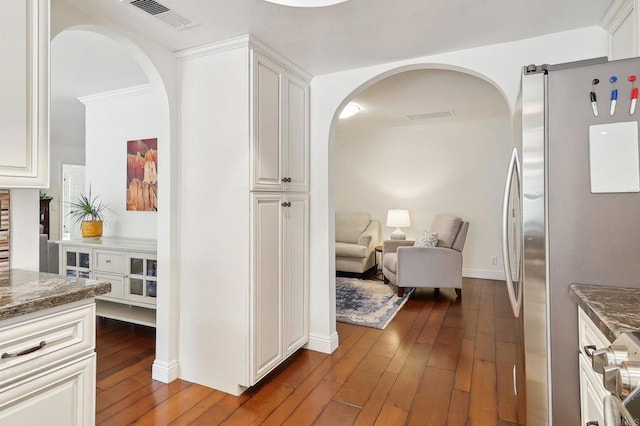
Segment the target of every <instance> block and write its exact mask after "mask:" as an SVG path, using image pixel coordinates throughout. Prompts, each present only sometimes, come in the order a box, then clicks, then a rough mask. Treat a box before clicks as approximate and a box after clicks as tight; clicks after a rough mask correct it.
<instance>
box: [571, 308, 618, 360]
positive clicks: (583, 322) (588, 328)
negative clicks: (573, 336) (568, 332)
mask: <svg viewBox="0 0 640 426" xmlns="http://www.w3.org/2000/svg"><path fill="white" fill-rule="evenodd" d="M578 344H579V345H580V350H581V351H582V353H583V354H584V347H585V346H595V347H596V349H602V348H606V347H607V346H609V345H610V344H611V342H609V340H608V339H607V338H606V337H605V335H604V334H602V332H601V331H600V330H599V329H598V327H597V326H596V325H595V324H594V323H593V321H591V319H590V318H589V317H588V316H587V314H586V313H585V312H584V311H583V310H582V309H578ZM585 355H586V354H585Z"/></svg>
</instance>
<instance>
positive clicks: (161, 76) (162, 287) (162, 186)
mask: <svg viewBox="0 0 640 426" xmlns="http://www.w3.org/2000/svg"><path fill="white" fill-rule="evenodd" d="M54 24H55V22H54ZM54 27H55V25H54ZM58 37H60V38H58ZM57 39H58V40H60V41H62V40H67V41H70V42H71V44H72V45H71V46H67V47H66V48H65V49H63V51H64V52H65V55H66V57H63V58H61V59H62V60H65V61H74V60H75V61H84V62H85V63H86V62H87V61H96V62H97V63H94V64H93V65H94V66H98V67H99V66H100V61H103V63H102V67H103V68H105V69H106V70H107V71H108V70H109V69H111V70H113V67H114V65H115V66H116V68H117V64H113V63H111V62H109V60H112V61H113V60H119V61H124V62H121V63H120V65H121V66H122V67H123V69H124V70H125V71H128V72H129V73H133V74H135V77H134V78H131V75H129V76H127V75H126V74H127V72H125V73H117V72H112V74H117V75H116V77H118V78H119V79H120V80H119V81H118V78H116V79H115V80H113V79H111V80H110V77H112V76H110V75H105V74H100V72H99V71H97V72H96V74H94V76H93V78H94V79H100V80H101V81H102V83H104V82H105V81H110V83H109V84H110V85H111V86H109V84H107V85H103V90H107V93H110V94H114V93H115V94H118V93H117V92H118V91H119V90H120V91H122V92H127V91H133V92H135V91H136V90H139V91H140V90H142V91H146V93H147V94H149V96H150V98H151V99H152V102H153V103H154V105H153V112H152V113H153V117H146V120H147V121H148V122H153V123H154V127H153V128H154V130H153V133H155V134H153V135H149V136H150V137H155V138H157V144H158V152H159V153H160V159H159V167H158V180H159V185H158V212H157V213H153V215H155V217H152V218H151V217H147V222H148V223H147V224H146V225H145V226H146V234H145V235H144V236H145V237H147V235H151V234H153V235H154V238H155V239H156V241H157V257H158V270H157V282H158V290H157V305H156V359H155V361H154V365H153V372H152V375H153V378H154V379H157V380H160V381H163V382H169V381H172V380H174V379H175V378H177V375H178V371H177V370H178V369H177V332H176V329H177V312H178V309H179V306H178V298H177V284H176V280H175V279H172V277H173V276H174V275H175V274H176V270H177V261H176V260H174V259H176V258H177V256H175V254H174V252H175V251H176V248H175V247H176V246H177V245H176V244H175V243H174V242H173V241H172V240H173V239H175V238H177V237H176V235H177V231H176V229H175V228H176V225H175V222H176V221H175V216H177V213H178V209H179V203H178V201H177V197H175V196H174V197H172V194H175V193H176V191H177V187H178V186H179V182H177V180H176V179H175V178H173V179H172V177H173V176H177V173H176V171H177V166H176V163H177V157H176V156H172V151H175V148H174V146H175V139H176V138H177V133H178V132H177V125H175V122H176V120H177V118H176V117H175V115H176V113H175V111H176V110H177V108H176V105H177V95H176V93H175V90H176V88H175V87H174V86H175V78H176V72H177V71H176V69H175V59H174V58H173V56H172V54H171V52H168V51H167V52H158V51H154V50H153V49H152V50H149V48H148V47H146V48H145V49H143V48H141V47H139V46H138V45H137V44H136V43H134V42H133V41H132V40H130V39H128V38H126V37H124V36H122V35H121V34H119V33H118V32H117V31H116V30H112V29H110V28H107V27H104V26H98V25H85V24H81V25H69V26H66V27H64V28H59V29H58V32H57V33H55V35H53V38H52V62H53V61H55V60H56V58H55V55H56V51H55V46H56V40H57ZM82 40H83V41H82ZM96 44H97V45H96ZM92 45H93V46H94V48H93V49H90V47H91V46H92ZM98 45H99V46H98ZM83 49H84V50H83ZM106 51H108V52H109V53H108V54H107V53H106ZM169 57H170V58H171V60H170V61H166V60H165V59H166V58H169ZM105 61H106V62H105ZM171 63H173V65H171ZM80 68H82V67H80ZM61 78H63V79H64V78H66V79H67V83H71V86H73V79H76V83H79V82H80V80H83V81H84V82H85V83H86V86H85V88H84V89H85V91H86V90H91V87H94V88H95V87H96V86H95V85H93V86H92V85H91V84H90V83H91V80H90V79H91V75H79V76H74V75H73V74H71V75H66V76H61ZM87 78H88V80H87ZM68 80H72V81H68ZM167 82H168V83H167ZM51 84H52V92H55V91H56V87H55V85H56V77H55V76H54V78H53V79H52V82H51ZM118 85H120V86H118ZM132 85H133V86H132ZM78 95H79V94H78V93H76V98H77V97H78ZM87 95H92V94H91V93H86V92H85V93H83V94H80V96H87ZM89 97H90V96H89ZM52 104H53V106H54V108H55V107H56V105H55V103H52ZM123 105H126V103H125V104H123ZM76 107H77V105H76ZM68 112H69V111H65V113H64V114H63V115H62V116H67V117H70V116H69V115H65V114H67V113H68ZM72 115H73V114H72ZM136 115H137V114H135V112H133V111H132V112H131V113H130V114H128V116H127V117H126V118H127V119H130V120H136ZM52 116H55V114H53V115H52ZM75 117H76V119H77V117H78V111H75ZM72 123H74V121H73V120H72ZM75 124H76V125H77V124H78V122H77V121H75ZM82 124H84V123H82ZM54 125H55V124H54ZM71 125H74V124H71ZM102 125H103V126H105V123H102ZM111 125H112V126H113V127H118V126H123V122H122V117H120V122H117V121H116V122H113V123H112V124H111ZM52 136H54V137H55V135H52ZM138 137H140V136H139V135H137V136H134V139H135V138H138ZM125 139H126V138H125ZM114 142H115V143H120V144H126V140H117V141H114ZM55 143H56V141H55V140H53V142H52V146H54V145H55ZM125 149H126V148H124V147H123V150H122V153H123V154H122V158H121V159H120V160H122V161H125V160H124V159H126V156H125V155H126V154H125V152H126V151H125ZM61 156H64V154H61ZM172 157H173V158H172ZM103 160H104V162H105V163H106V165H108V163H109V162H108V161H107V160H106V159H103ZM120 160H118V159H115V160H113V161H116V162H117V163H118V165H120ZM56 161H57V162H58V163H59V164H62V161H63V160H61V159H60V158H58V159H56ZM59 164H52V169H57V170H59ZM94 164H95V163H94ZM93 176H94V177H95V174H94V175H93ZM52 180H53V179H52ZM105 181H108V178H105ZM114 185H115V186H119V187H120V186H122V182H119V181H117V179H116V182H114ZM118 191H120V193H119V194H120V195H121V196H122V197H125V193H126V189H125V188H124V187H122V189H121V190H120V189H118ZM120 195H118V196H120ZM172 199H173V201H172ZM131 213H133V214H135V212H131ZM150 214H151V213H150ZM123 216H124V215H123ZM118 220H121V221H126V220H127V218H126V217H124V218H123V217H119V218H118ZM135 220H140V217H138V218H136V219H135ZM107 226H108V225H107ZM119 229H122V228H121V227H120V228H119ZM119 236H126V235H119ZM138 237H140V236H139V235H138Z"/></svg>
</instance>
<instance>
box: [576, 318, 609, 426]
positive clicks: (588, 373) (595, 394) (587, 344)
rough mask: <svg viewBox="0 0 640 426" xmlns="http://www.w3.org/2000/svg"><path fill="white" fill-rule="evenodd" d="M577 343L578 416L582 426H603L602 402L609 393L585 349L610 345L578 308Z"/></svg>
mask: <svg viewBox="0 0 640 426" xmlns="http://www.w3.org/2000/svg"><path fill="white" fill-rule="evenodd" d="M578 342H579V345H580V351H579V355H578V358H579V368H580V414H581V417H582V424H583V425H587V424H589V425H594V424H599V425H604V424H605V423H604V407H603V404H602V401H603V399H604V397H605V396H607V395H610V394H611V393H610V392H609V391H607V390H606V389H605V388H604V384H603V382H602V375H601V374H598V373H596V372H595V371H593V368H592V366H591V358H590V356H589V355H588V354H587V348H598V349H600V348H606V347H607V346H609V345H610V344H611V342H609V340H608V339H607V338H606V337H605V336H604V334H602V332H601V331H600V330H599V329H598V327H597V326H596V325H595V324H594V323H593V321H591V319H590V318H589V317H588V316H587V314H586V313H585V312H584V311H583V310H582V308H578Z"/></svg>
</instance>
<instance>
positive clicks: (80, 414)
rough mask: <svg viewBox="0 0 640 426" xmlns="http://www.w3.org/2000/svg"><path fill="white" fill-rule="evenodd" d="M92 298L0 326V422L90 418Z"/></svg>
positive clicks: (82, 421)
mask: <svg viewBox="0 0 640 426" xmlns="http://www.w3.org/2000/svg"><path fill="white" fill-rule="evenodd" d="M94 306H95V305H94V304H93V300H92V299H87V301H82V302H76V303H75V304H73V305H65V306H62V307H57V308H52V309H48V310H46V311H42V312H38V313H36V314H31V315H29V316H27V317H25V319H23V320H21V321H19V322H13V323H11V322H10V323H9V324H7V325H4V326H2V327H0V352H1V353H2V354H3V356H2V358H1V359H0V424H2V425H41V424H46V425H60V426H63V425H64V426H67V425H78V426H80V425H93V424H94V423H95V386H96V370H95V362H96V358H95V352H94V351H95V307H94Z"/></svg>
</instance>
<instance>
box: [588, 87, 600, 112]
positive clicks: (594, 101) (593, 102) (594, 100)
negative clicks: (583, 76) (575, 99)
mask: <svg viewBox="0 0 640 426" xmlns="http://www.w3.org/2000/svg"><path fill="white" fill-rule="evenodd" d="M598 83H600V80H598V79H597V78H594V79H593V80H592V81H591V92H589V99H591V109H592V110H593V115H594V116H595V117H597V116H598V101H597V98H596V88H595V85H596V84H598Z"/></svg>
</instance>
